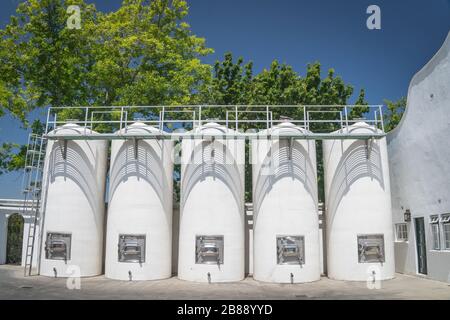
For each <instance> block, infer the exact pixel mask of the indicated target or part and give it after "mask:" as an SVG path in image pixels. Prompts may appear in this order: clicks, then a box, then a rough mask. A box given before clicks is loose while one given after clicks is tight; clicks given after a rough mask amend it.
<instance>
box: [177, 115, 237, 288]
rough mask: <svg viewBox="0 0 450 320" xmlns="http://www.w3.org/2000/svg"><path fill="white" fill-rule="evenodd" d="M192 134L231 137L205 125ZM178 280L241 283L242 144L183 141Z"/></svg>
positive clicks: (213, 139)
mask: <svg viewBox="0 0 450 320" xmlns="http://www.w3.org/2000/svg"><path fill="white" fill-rule="evenodd" d="M193 133H194V134H204V135H206V136H208V135H217V134H219V135H226V134H229V135H234V134H238V133H236V132H235V131H233V130H230V129H227V128H226V127H224V126H222V125H219V124H217V123H207V124H205V125H203V126H201V127H199V128H197V129H194V131H193ZM181 161H182V162H181V204H180V235H179V257H178V277H179V278H180V279H183V280H190V281H198V282H208V281H209V282H227V281H238V280H242V279H243V278H244V263H245V260H244V259H245V258H244V254H245V253H244V252H245V250H244V241H245V240H244V221H245V217H244V170H245V163H244V161H245V141H244V139H239V138H236V139H234V138H231V139H225V138H224V137H209V138H205V139H183V141H182V155H181Z"/></svg>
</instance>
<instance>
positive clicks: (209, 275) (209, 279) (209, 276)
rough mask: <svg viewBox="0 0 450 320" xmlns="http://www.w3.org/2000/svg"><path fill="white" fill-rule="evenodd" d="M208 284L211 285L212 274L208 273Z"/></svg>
mask: <svg viewBox="0 0 450 320" xmlns="http://www.w3.org/2000/svg"><path fill="white" fill-rule="evenodd" d="M208 283H211V273H209V272H208Z"/></svg>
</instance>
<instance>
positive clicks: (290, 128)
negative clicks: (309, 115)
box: [271, 121, 309, 134]
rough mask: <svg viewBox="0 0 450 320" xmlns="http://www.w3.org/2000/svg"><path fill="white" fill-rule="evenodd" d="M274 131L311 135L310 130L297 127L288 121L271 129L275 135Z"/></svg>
mask: <svg viewBox="0 0 450 320" xmlns="http://www.w3.org/2000/svg"><path fill="white" fill-rule="evenodd" d="M274 131H282V132H293V133H297V134H298V133H299V132H300V133H309V132H308V130H305V129H303V128H302V127H299V126H297V125H295V124H294V123H292V122H289V121H286V122H282V123H280V124H277V125H276V126H274V127H273V128H272V129H271V132H272V133H273V132H274Z"/></svg>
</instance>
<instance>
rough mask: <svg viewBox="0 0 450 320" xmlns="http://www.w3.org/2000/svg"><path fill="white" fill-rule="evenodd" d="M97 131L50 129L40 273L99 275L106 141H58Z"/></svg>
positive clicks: (69, 127)
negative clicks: (65, 137) (56, 138)
mask: <svg viewBox="0 0 450 320" xmlns="http://www.w3.org/2000/svg"><path fill="white" fill-rule="evenodd" d="M84 133H88V134H96V133H95V132H94V131H91V130H90V129H87V128H84V127H80V126H78V125H76V124H65V125H63V126H62V127H59V128H56V129H55V130H54V131H52V132H50V133H49V135H50V136H58V137H61V139H59V140H49V142H48V145H47V151H46V157H45V164H44V175H43V190H42V192H43V204H42V212H43V213H44V220H43V232H42V241H41V242H42V244H43V245H42V248H41V263H40V274H41V275H44V276H57V277H67V276H81V277H83V276H96V275H100V274H101V273H102V266H103V229H104V215H105V201H104V195H105V179H106V166H107V152H108V143H107V141H104V140H63V139H64V136H69V135H71V136H73V135H81V134H84Z"/></svg>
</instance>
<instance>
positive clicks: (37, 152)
mask: <svg viewBox="0 0 450 320" xmlns="http://www.w3.org/2000/svg"><path fill="white" fill-rule="evenodd" d="M46 146H47V141H46V139H45V138H43V137H42V136H40V135H37V134H30V135H29V137H28V146H27V152H26V156H25V167H24V175H23V180H22V187H23V193H24V202H23V214H24V215H26V214H27V213H28V214H29V215H30V218H31V223H30V226H29V228H28V235H27V239H26V253H25V261H24V265H25V268H24V276H31V274H32V270H33V254H34V247H35V243H36V241H35V239H36V226H37V224H38V221H39V206H40V200H41V187H42V172H43V162H44V158H45V149H46Z"/></svg>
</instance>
